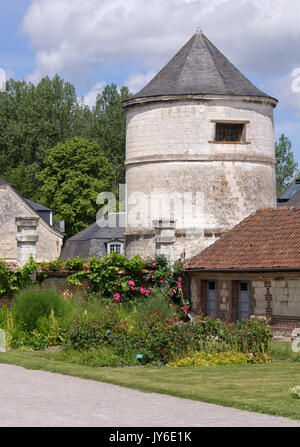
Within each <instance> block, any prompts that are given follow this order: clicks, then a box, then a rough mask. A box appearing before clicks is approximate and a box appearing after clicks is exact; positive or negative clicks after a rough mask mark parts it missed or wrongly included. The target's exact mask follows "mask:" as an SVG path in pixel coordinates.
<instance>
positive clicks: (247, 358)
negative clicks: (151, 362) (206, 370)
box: [167, 351, 271, 366]
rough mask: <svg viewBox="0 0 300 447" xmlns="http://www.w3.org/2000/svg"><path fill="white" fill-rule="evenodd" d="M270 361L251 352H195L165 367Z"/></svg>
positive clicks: (268, 358)
mask: <svg viewBox="0 0 300 447" xmlns="http://www.w3.org/2000/svg"><path fill="white" fill-rule="evenodd" d="M270 361H271V359H270V357H268V356H265V355H260V356H255V355H254V354H252V352H246V353H244V352H234V351H225V352H203V351H202V352H196V353H194V354H193V355H191V356H188V357H184V358H182V359H179V360H175V361H172V362H169V363H167V366H216V365H244V364H247V363H266V362H270Z"/></svg>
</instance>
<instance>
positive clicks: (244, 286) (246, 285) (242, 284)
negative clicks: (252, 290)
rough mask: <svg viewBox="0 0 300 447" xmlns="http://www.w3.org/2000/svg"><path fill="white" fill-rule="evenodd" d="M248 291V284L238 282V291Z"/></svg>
mask: <svg viewBox="0 0 300 447" xmlns="http://www.w3.org/2000/svg"><path fill="white" fill-rule="evenodd" d="M248 290H249V284H248V283H247V282H240V291H241V292H248Z"/></svg>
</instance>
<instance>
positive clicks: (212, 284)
mask: <svg viewBox="0 0 300 447" xmlns="http://www.w3.org/2000/svg"><path fill="white" fill-rule="evenodd" d="M208 289H209V290H216V283H215V281H209V282H208Z"/></svg>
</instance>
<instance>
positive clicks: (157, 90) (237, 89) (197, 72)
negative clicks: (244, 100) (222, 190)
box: [130, 32, 274, 99]
mask: <svg viewBox="0 0 300 447" xmlns="http://www.w3.org/2000/svg"><path fill="white" fill-rule="evenodd" d="M180 94H203V95H205V94H217V95H237V96H261V97H266V98H271V97H270V96H269V95H267V94H266V93H264V92H263V91H261V90H259V89H258V88H257V87H255V86H254V85H253V84H252V83H251V82H250V81H249V80H248V79H247V78H246V77H245V76H244V75H243V74H242V73H241V72H240V71H239V70H238V69H237V68H235V67H234V65H232V63H231V62H230V61H229V60H228V59H227V58H226V57H225V56H224V55H223V54H222V53H221V52H220V51H219V50H218V49H217V48H216V47H215V46H214V45H213V44H212V43H211V42H210V41H209V40H208V38H207V37H206V36H205V35H204V34H203V33H201V32H197V33H196V34H194V35H193V36H192V37H191V39H190V40H189V41H188V42H187V43H186V44H185V45H184V47H182V48H181V50H180V51H178V53H177V54H176V55H175V56H174V57H173V58H172V59H171V60H170V61H169V62H168V63H167V65H166V66H165V67H164V68H163V69H162V70H161V71H160V72H159V73H158V74H157V75H156V76H155V77H154V78H153V79H152V80H151V81H150V82H149V83H148V84H147V85H146V86H145V87H144V88H143V89H142V90H141V91H140V92H139V93H136V94H135V95H134V96H133V97H131V98H130V99H134V98H143V97H149V96H161V95H180ZM272 99H274V98H272Z"/></svg>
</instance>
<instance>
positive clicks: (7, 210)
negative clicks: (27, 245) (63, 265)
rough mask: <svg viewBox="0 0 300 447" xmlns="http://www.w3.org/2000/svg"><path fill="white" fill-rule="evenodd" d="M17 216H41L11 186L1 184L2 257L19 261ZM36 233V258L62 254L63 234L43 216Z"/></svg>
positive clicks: (0, 238)
mask: <svg viewBox="0 0 300 447" xmlns="http://www.w3.org/2000/svg"><path fill="white" fill-rule="evenodd" d="M16 217H39V216H38V215H37V214H36V213H35V212H34V211H33V210H32V209H31V208H30V207H28V206H27V205H26V204H25V203H24V202H23V201H22V199H20V198H19V197H18V196H17V195H16V194H15V193H14V192H13V191H12V189H11V188H10V187H9V186H0V258H1V259H4V260H6V261H12V262H17V261H18V249H17V238H16V236H17V225H16ZM36 234H37V236H38V240H37V242H36V246H35V253H36V256H35V257H36V260H37V261H38V262H41V261H48V260H50V259H55V258H57V257H58V256H59V255H60V249H61V245H62V240H63V236H60V235H59V234H58V233H57V232H56V231H55V230H52V229H51V228H50V227H49V226H48V225H47V224H46V223H44V222H43V221H42V219H41V218H39V223H38V226H37V231H36ZM29 252H30V250H29ZM29 252H28V253H29ZM22 262H24V259H22Z"/></svg>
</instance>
